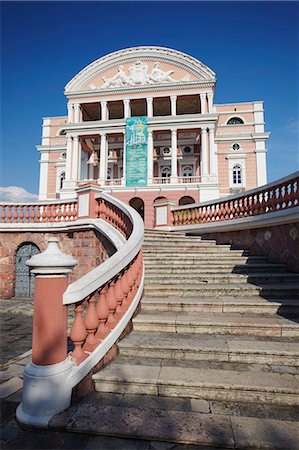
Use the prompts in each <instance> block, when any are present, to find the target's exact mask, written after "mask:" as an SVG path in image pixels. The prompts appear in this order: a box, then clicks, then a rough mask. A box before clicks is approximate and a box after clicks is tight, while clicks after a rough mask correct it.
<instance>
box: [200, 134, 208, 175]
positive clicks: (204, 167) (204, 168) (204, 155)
mask: <svg viewBox="0 0 299 450" xmlns="http://www.w3.org/2000/svg"><path fill="white" fill-rule="evenodd" d="M207 174H208V152H207V129H206V128H202V129H201V176H203V177H204V176H206V175H207Z"/></svg>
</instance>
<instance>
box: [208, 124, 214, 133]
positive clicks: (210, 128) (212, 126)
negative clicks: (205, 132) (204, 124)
mask: <svg viewBox="0 0 299 450" xmlns="http://www.w3.org/2000/svg"><path fill="white" fill-rule="evenodd" d="M208 128H209V131H212V132H214V131H215V125H214V124H212V125H209V126H208Z"/></svg>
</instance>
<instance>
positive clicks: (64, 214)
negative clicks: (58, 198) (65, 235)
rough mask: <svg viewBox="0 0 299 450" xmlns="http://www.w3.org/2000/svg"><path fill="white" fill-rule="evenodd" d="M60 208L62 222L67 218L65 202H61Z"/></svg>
mask: <svg viewBox="0 0 299 450" xmlns="http://www.w3.org/2000/svg"><path fill="white" fill-rule="evenodd" d="M61 208H62V220H63V222H65V221H66V218H67V212H66V204H65V203H63V205H61Z"/></svg>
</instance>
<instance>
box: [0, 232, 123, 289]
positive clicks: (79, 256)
mask: <svg viewBox="0 0 299 450" xmlns="http://www.w3.org/2000/svg"><path fill="white" fill-rule="evenodd" d="M50 236H55V237H58V238H59V247H60V249H61V251H63V252H65V253H67V254H69V255H72V256H73V257H74V258H75V259H76V260H77V261H78V264H77V266H76V267H75V268H74V270H73V272H72V273H71V274H70V282H72V281H75V280H77V279H78V278H80V277H81V276H82V275H84V274H85V273H87V272H90V270H92V269H93V268H94V267H96V266H98V265H99V264H100V263H101V262H103V261H105V260H106V259H107V258H108V257H109V256H110V255H112V254H113V253H114V251H115V250H114V248H113V246H112V244H111V243H110V242H109V241H108V240H107V239H106V238H105V237H104V236H102V235H101V234H100V233H98V232H94V231H92V230H85V231H74V232H51V233H45V232H43V233H39V232H18V233H8V232H3V233H1V234H0V280H1V284H0V298H12V297H14V284H15V267H16V252H17V249H18V248H19V246H20V245H21V244H23V243H26V242H31V243H33V244H35V245H37V247H38V248H39V249H40V251H41V252H43V251H44V250H45V249H46V246H47V244H46V243H47V240H48V238H49V237H50Z"/></svg>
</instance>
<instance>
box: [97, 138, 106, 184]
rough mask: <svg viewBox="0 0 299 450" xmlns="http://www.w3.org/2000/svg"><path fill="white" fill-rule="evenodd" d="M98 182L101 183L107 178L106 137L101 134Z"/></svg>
mask: <svg viewBox="0 0 299 450" xmlns="http://www.w3.org/2000/svg"><path fill="white" fill-rule="evenodd" d="M99 175H100V177H99V178H100V180H101V182H102V183H104V182H105V180H106V178H107V136H106V133H101V147H100V174H99Z"/></svg>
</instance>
